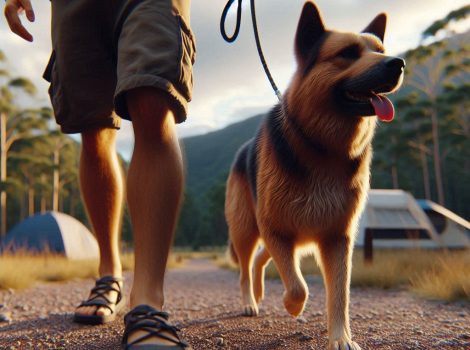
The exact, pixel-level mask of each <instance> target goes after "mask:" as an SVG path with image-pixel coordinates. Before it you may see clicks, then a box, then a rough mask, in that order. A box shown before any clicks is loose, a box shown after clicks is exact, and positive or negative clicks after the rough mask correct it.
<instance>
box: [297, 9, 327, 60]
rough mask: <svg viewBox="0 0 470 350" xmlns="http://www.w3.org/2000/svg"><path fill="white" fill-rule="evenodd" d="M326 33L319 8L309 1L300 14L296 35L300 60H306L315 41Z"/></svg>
mask: <svg viewBox="0 0 470 350" xmlns="http://www.w3.org/2000/svg"><path fill="white" fill-rule="evenodd" d="M324 33H325V26H324V25H323V20H322V18H321V15H320V12H319V11H318V8H317V7H316V6H315V4H314V3H313V2H310V1H307V2H306V3H305V5H304V8H303V10H302V14H301V15H300V20H299V24H298V25H297V33H296V35H295V54H296V56H297V59H298V60H300V61H303V60H305V58H306V57H307V56H308V54H309V52H310V50H311V49H312V47H313V46H314V45H315V43H316V42H317V41H318V40H319V39H320V38H321V37H322V35H323V34H324Z"/></svg>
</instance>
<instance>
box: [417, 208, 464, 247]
mask: <svg viewBox="0 0 470 350" xmlns="http://www.w3.org/2000/svg"><path fill="white" fill-rule="evenodd" d="M417 201H418V204H419V205H420V207H421V208H422V209H423V210H424V212H425V213H426V215H427V216H428V218H429V220H430V221H431V223H432V224H433V226H434V229H435V230H436V232H437V234H438V235H439V237H440V239H441V242H442V243H443V245H444V246H445V247H447V248H461V247H462V246H469V243H470V222H468V221H467V220H465V219H464V218H462V217H460V216H458V215H457V214H455V213H454V212H452V211H450V210H449V209H446V208H444V207H443V206H441V205H439V204H437V203H434V202H432V201H430V200H426V199H418V200H417Z"/></svg>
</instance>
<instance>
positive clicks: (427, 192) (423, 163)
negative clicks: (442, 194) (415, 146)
mask: <svg viewBox="0 0 470 350" xmlns="http://www.w3.org/2000/svg"><path fill="white" fill-rule="evenodd" d="M419 155H420V158H421V167H422V168H423V185H424V198H426V199H429V200H431V185H430V182H429V167H428V160H427V159H426V153H425V152H424V151H423V150H422V149H420V150H419Z"/></svg>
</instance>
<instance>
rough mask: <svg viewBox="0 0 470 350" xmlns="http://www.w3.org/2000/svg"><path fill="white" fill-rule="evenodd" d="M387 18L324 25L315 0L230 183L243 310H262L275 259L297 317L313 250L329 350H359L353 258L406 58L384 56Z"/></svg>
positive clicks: (230, 220) (229, 215) (232, 243)
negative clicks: (289, 74)
mask: <svg viewBox="0 0 470 350" xmlns="http://www.w3.org/2000/svg"><path fill="white" fill-rule="evenodd" d="M386 21H387V17H386V14H384V13H382V14H379V15H378V16H377V17H375V19H374V20H372V22H371V23H370V24H369V25H368V26H367V27H366V28H365V29H364V30H363V31H362V32H361V33H360V34H354V33H346V32H339V31H334V30H329V29H326V28H325V26H324V24H323V20H322V17H321V15H320V12H319V10H318V8H317V7H316V5H315V4H314V3H313V2H310V1H307V2H306V3H305V5H304V7H303V10H302V13H301V16H300V19H299V23H298V27H297V32H296V35H295V57H296V61H297V69H296V72H295V73H294V76H293V78H292V81H291V83H290V85H289V87H288V89H287V91H286V93H285V94H284V97H283V100H282V102H280V103H279V104H278V105H276V106H275V107H274V108H273V109H272V110H271V111H270V112H269V113H268V114H267V115H266V116H265V118H264V120H263V122H262V123H261V126H260V128H259V130H258V132H257V133H256V136H255V137H254V138H253V139H251V140H250V141H248V142H247V143H246V144H244V145H243V146H242V147H241V148H240V150H239V151H238V153H237V155H236V157H235V160H234V162H233V164H232V168H231V170H230V174H229V177H228V180H227V189H226V200H225V216H226V220H227V224H228V227H229V251H230V252H231V256H232V258H233V260H234V261H235V262H237V263H238V264H239V266H240V287H241V294H242V304H243V312H244V314H245V315H247V316H255V315H257V314H258V304H259V303H260V301H261V300H262V299H263V297H264V269H265V267H266V265H267V264H268V262H269V261H270V260H271V259H273V261H274V263H275V266H276V268H277V270H278V271H279V274H280V276H281V279H282V282H283V285H284V287H285V293H284V297H283V301H284V306H285V308H286V309H287V311H288V312H289V313H290V314H291V315H292V316H294V317H297V316H299V315H300V314H301V313H302V311H303V310H304V307H305V303H306V300H307V297H308V290H307V285H306V283H305V280H304V279H303V277H302V274H301V271H300V268H299V259H300V257H301V255H302V254H304V253H305V252H307V251H313V252H314V255H315V257H316V260H317V262H318V264H319V266H320V268H321V271H322V274H323V277H324V281H325V287H326V292H327V315H328V335H329V349H338V350H339V349H354V350H357V349H360V347H359V345H358V344H357V343H355V342H354V341H352V339H351V331H350V326H349V284H350V276H351V258H352V251H353V245H354V240H355V236H356V232H357V227H358V219H359V216H360V214H361V212H362V211H363V209H364V206H365V201H366V197H367V191H368V189H369V177H370V162H371V157H372V147H371V142H372V138H373V135H374V129H375V127H376V124H377V119H380V120H382V121H386V122H389V121H391V120H392V119H393V116H394V108H393V104H392V103H391V102H390V100H389V99H388V98H387V97H386V96H385V95H386V94H388V93H391V92H394V91H396V90H397V89H398V88H399V86H400V85H401V82H402V80H403V71H404V67H405V61H404V60H402V59H401V58H398V57H391V56H386V55H385V54H384V47H383V41H384V33H385V27H386Z"/></svg>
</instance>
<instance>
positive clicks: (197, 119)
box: [0, 0, 468, 159]
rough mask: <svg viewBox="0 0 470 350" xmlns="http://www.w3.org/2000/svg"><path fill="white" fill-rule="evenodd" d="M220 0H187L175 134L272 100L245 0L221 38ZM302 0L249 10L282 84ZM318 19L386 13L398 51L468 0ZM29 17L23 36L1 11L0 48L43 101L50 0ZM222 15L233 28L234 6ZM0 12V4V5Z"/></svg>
mask: <svg viewBox="0 0 470 350" xmlns="http://www.w3.org/2000/svg"><path fill="white" fill-rule="evenodd" d="M226 2H227V1H226V0H193V1H192V6H191V27H192V29H193V31H194V33H195V36H196V41H197V43H196V44H197V57H196V63H195V65H194V82H195V85H194V91H193V101H192V102H191V104H190V109H189V115H188V120H187V121H186V122H185V123H183V124H181V125H178V134H179V136H180V137H186V136H191V135H197V134H202V133H207V132H210V131H214V130H216V129H220V128H223V127H225V126H227V125H229V124H232V123H234V122H237V121H240V120H243V119H246V118H248V117H250V116H253V115H255V114H258V113H261V112H263V111H267V110H268V109H269V108H270V106H272V105H273V104H274V103H276V102H277V98H276V96H275V95H274V93H273V91H272V89H271V86H270V84H269V82H268V80H267V78H266V77H265V75H264V71H263V68H262V66H261V63H260V61H259V57H258V54H257V51H256V46H255V42H254V37H253V29H252V26H251V18H250V12H249V0H244V1H243V3H244V5H243V17H242V23H241V30H240V35H239V38H238V39H237V41H236V42H235V43H232V44H228V43H226V42H225V41H224V40H223V39H222V37H221V35H220V32H219V23H220V15H221V13H222V9H223V8H224V6H225V4H226ZM304 2H305V1H304V0H258V1H256V14H257V20H258V29H259V33H260V37H261V43H262V47H263V50H264V55H265V57H266V60H267V62H268V65H269V67H270V70H271V74H272V75H273V77H274V80H275V81H276V83H277V85H278V87H279V88H280V90H281V92H282V91H284V90H285V88H286V87H287V86H288V84H289V81H290V78H291V76H292V74H293V72H294V70H295V60H294V54H293V39H294V34H295V30H296V27H297V21H298V18H299V15H300V12H301V10H302V6H303V4H304ZM315 3H316V4H317V6H318V7H319V9H320V11H321V13H322V15H323V19H324V22H325V25H326V27H327V28H332V29H336V30H341V31H353V32H354V31H355V32H358V31H360V30H362V29H363V28H365V27H366V26H367V24H368V23H369V22H370V21H371V20H372V19H373V18H374V17H375V16H376V15H377V14H379V13H380V12H386V13H387V14H388V25H387V31H386V35H385V47H386V49H387V52H388V53H389V54H392V55H393V54H399V53H402V52H404V51H406V50H408V49H410V48H413V47H416V46H417V45H418V44H419V41H420V34H421V32H422V31H423V30H424V29H425V28H427V27H428V26H429V25H430V24H431V23H432V22H434V21H435V20H437V19H440V18H442V17H444V16H445V15H447V13H449V12H450V11H452V10H455V9H457V8H460V7H462V6H463V5H466V4H468V0H445V1H443V0H412V1H410V0H381V1H377V0H317V1H316V2H315ZM32 4H33V7H34V9H35V13H36V21H35V22H34V23H26V19H25V18H24V17H23V22H24V23H25V26H26V27H27V28H28V30H30V32H31V33H32V35H33V37H34V41H33V43H28V42H26V41H24V40H22V39H20V38H18V37H16V36H15V35H13V34H12V33H10V32H9V30H8V26H7V24H6V20H5V19H4V18H1V19H0V50H2V51H3V52H4V53H5V54H6V56H7V58H8V62H7V67H8V68H9V70H10V71H12V72H13V73H14V75H18V76H25V77H28V78H29V79H31V80H32V81H33V82H34V83H35V84H36V86H37V87H38V94H37V96H36V98H35V102H34V103H36V104H38V105H49V100H48V97H47V87H48V84H47V83H46V82H45V81H43V80H42V78H41V76H42V73H43V70H44V68H45V66H46V63H47V60H48V58H49V55H50V51H51V44H50V2H49V1H47V0H32ZM235 5H236V4H234V5H233V10H232V11H230V13H229V16H228V20H227V32H228V33H232V28H233V25H234V23H235V7H236V6H235ZM2 12H3V11H2ZM132 148H133V133H132V126H131V123H129V122H126V121H125V122H123V126H122V129H121V130H120V132H119V136H118V150H119V152H120V153H121V154H122V155H123V156H124V157H125V158H126V159H129V157H130V155H131V153H132Z"/></svg>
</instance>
